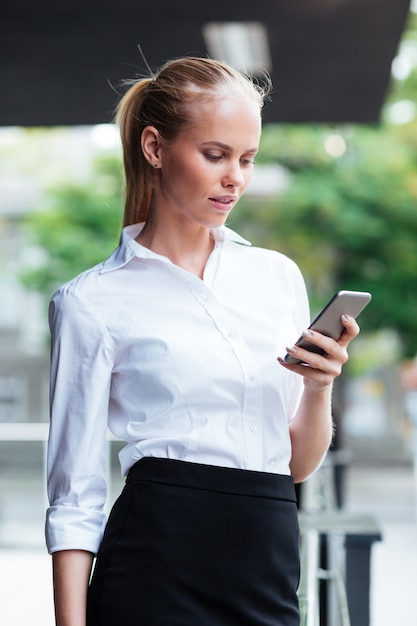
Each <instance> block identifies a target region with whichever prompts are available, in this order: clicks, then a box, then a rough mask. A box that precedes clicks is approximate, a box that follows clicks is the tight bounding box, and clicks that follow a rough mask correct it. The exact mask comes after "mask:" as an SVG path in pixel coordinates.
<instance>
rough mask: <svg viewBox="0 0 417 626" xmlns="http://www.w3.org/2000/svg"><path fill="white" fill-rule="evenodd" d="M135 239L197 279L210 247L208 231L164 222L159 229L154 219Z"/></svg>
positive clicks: (201, 273) (211, 246)
mask: <svg viewBox="0 0 417 626" xmlns="http://www.w3.org/2000/svg"><path fill="white" fill-rule="evenodd" d="M136 240H137V242H138V243H140V244H141V245H142V246H145V247H146V248H148V249H149V250H152V251H153V252H156V254H161V255H163V256H166V257H167V258H168V259H169V260H170V261H172V263H174V264H175V265H178V267H181V268H183V269H185V270H187V271H188V272H191V273H192V274H195V275H196V276H198V277H199V278H203V274H204V268H205V266H206V263H207V260H208V258H209V256H210V254H211V252H212V250H213V247H214V243H213V239H212V237H211V235H210V230H209V229H208V228H205V227H203V226H198V225H196V224H189V225H188V226H187V225H186V224H184V223H181V224H177V223H176V222H173V223H169V224H167V223H166V222H164V226H162V225H159V224H158V220H157V219H154V218H151V219H148V221H147V222H146V224H145V226H144V228H143V229H142V231H141V232H140V233H139V235H138V237H137V238H136Z"/></svg>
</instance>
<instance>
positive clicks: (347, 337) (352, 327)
mask: <svg viewBox="0 0 417 626" xmlns="http://www.w3.org/2000/svg"><path fill="white" fill-rule="evenodd" d="M340 321H341V322H342V324H343V327H344V331H343V333H342V334H341V336H340V338H339V340H338V343H339V345H341V346H344V347H346V346H348V345H349V343H350V342H351V341H352V339H354V338H355V337H356V336H357V335H359V332H360V328H359V326H358V323H357V321H356V320H355V319H354V318H353V317H351V316H350V315H346V314H344V315H342V317H341V318H340Z"/></svg>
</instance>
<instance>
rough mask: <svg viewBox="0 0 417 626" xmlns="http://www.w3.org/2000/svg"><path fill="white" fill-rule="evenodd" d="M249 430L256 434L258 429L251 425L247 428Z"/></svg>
mask: <svg viewBox="0 0 417 626" xmlns="http://www.w3.org/2000/svg"><path fill="white" fill-rule="evenodd" d="M249 430H250V431H251V432H252V433H256V431H257V430H258V427H257V426H255V424H252V426H250V427H249Z"/></svg>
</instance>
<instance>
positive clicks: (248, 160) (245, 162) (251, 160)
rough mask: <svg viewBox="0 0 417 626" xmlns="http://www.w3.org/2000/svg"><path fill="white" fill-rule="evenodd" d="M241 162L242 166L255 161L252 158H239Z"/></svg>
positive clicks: (253, 163)
mask: <svg viewBox="0 0 417 626" xmlns="http://www.w3.org/2000/svg"><path fill="white" fill-rule="evenodd" d="M241 163H242V165H243V166H248V165H255V161H254V160H253V159H241Z"/></svg>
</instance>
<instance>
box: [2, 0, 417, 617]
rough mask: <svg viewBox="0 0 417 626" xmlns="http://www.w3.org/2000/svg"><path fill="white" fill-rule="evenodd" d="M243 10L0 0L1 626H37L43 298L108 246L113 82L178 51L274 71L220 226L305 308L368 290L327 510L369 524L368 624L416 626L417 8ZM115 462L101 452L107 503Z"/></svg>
mask: <svg viewBox="0 0 417 626" xmlns="http://www.w3.org/2000/svg"><path fill="white" fill-rule="evenodd" d="M115 4H116V3H115ZM253 4H255V3H253V2H252V3H249V2H244V1H243V2H239V3H237V2H233V1H227V0H223V2H222V3H220V2H219V3H217V2H211V3H210V7H200V6H199V3H190V2H188V1H186V0H183V2H180V0H178V1H177V2H172V3H170V2H168V0H166V1H163V0H159V1H155V2H153V3H152V7H143V6H140V5H141V3H138V2H132V1H129V0H123V1H122V2H120V1H119V2H118V3H117V6H113V5H112V4H111V3H109V2H105V3H102V2H101V3H99V2H95V1H90V2H89V1H86V2H83V3H78V2H75V3H73V4H72V6H71V7H68V6H65V5H64V4H62V3H54V4H52V3H51V4H50V3H49V2H48V1H46V2H43V3H41V5H40V6H39V5H37V6H36V10H35V7H34V6H32V5H30V4H29V3H28V2H27V0H17V2H15V3H14V4H13V7H11V6H10V7H9V6H3V7H2V9H1V10H0V34H1V37H0V50H1V57H0V59H1V60H0V84H1V85H2V97H1V99H0V562H1V564H2V567H1V568H0V580H1V584H0V589H1V592H0V593H1V596H2V599H1V602H0V622H1V623H2V624H5V625H7V626H8V625H13V626H20V625H23V624H27V623H31V624H34V625H36V624H42V626H51V625H52V624H53V623H54V621H53V609H52V591H51V577H50V560H49V559H50V557H49V556H48V555H47V554H46V551H45V548H44V538H43V523H44V510H45V507H46V496H45V486H44V454H45V442H46V437H47V427H48V367H49V344H48V340H49V338H48V328H47V306H48V301H49V298H50V296H51V294H52V292H53V291H54V289H55V288H56V287H57V286H58V285H60V284H61V283H63V282H64V281H66V280H67V279H69V278H71V277H72V276H74V275H76V274H77V273H79V272H80V271H82V270H84V269H86V268H87V267H90V266H91V265H93V264H94V263H96V262H98V261H100V260H102V259H103V258H105V256H106V255H107V254H108V253H109V252H110V251H111V250H112V249H113V248H114V247H115V245H117V241H118V234H119V231H120V224H121V215H122V188H123V184H122V165H121V155H120V145H119V140H118V136H117V130H116V129H115V127H114V126H113V124H112V112H113V111H114V108H115V105H116V103H117V99H118V93H119V92H120V89H121V84H122V81H123V79H127V78H132V77H135V76H143V75H148V73H149V72H148V69H147V64H149V66H150V67H151V68H152V69H154V68H156V67H157V66H158V65H160V63H161V62H163V61H164V60H166V59H168V58H173V57H176V56H181V55H183V54H192V55H205V54H209V55H210V56H212V57H216V58H220V59H223V60H226V61H228V62H230V63H231V64H233V65H235V66H237V67H239V69H243V70H245V71H247V72H248V73H250V74H253V75H255V76H257V77H259V80H262V72H263V71H264V70H265V69H266V70H267V71H268V72H269V73H270V74H271V76H272V80H273V84H274V90H273V93H272V96H271V101H270V102H267V103H266V105H265V111H264V130H263V135H262V140H261V150H260V154H259V156H258V157H257V164H256V167H255V173H254V178H253V181H252V183H251V185H250V187H249V189H248V191H247V194H246V196H245V197H244V198H243V199H242V200H241V202H240V204H239V206H238V207H237V208H236V209H235V211H234V212H233V214H232V215H231V216H230V219H229V222H228V225H229V226H230V227H231V228H233V229H235V230H237V231H238V232H240V233H241V234H242V235H243V236H245V237H247V238H248V239H249V240H250V241H251V242H252V243H253V244H254V245H259V246H264V247H268V248H273V249H277V250H280V251H281V252H284V253H285V254H288V255H289V256H290V257H292V258H293V259H294V260H295V261H296V262H297V263H298V264H299V266H300V267H301V269H302V271H303V273H304V276H305V279H306V282H307V286H308V290H309V294H310V299H311V309H312V314H315V313H316V312H317V311H318V310H319V309H320V308H321V307H322V306H323V305H324V304H325V303H326V302H327V301H328V300H329V298H330V297H331V296H332V295H333V294H334V293H335V292H336V291H337V290H339V289H353V290H365V291H370V292H371V293H372V295H373V299H372V302H371V304H370V305H369V306H368V307H367V309H365V311H364V312H363V314H362V315H361V317H360V318H359V323H360V325H361V329H362V332H361V335H360V337H359V338H358V339H357V340H356V341H355V342H354V344H353V345H352V349H351V351H350V360H349V363H348V366H347V367H346V369H345V371H344V374H343V376H342V377H341V378H340V380H338V382H337V386H336V389H335V395H334V400H335V401H334V407H335V411H334V417H335V422H336V424H337V434H336V437H335V442H334V448H333V451H332V455H333V457H332V459H333V461H332V467H333V478H334V487H335V493H336V500H335V502H334V503H333V504H332V506H334V507H336V508H337V509H339V510H343V511H346V512H350V513H352V514H362V513H366V514H369V515H371V516H372V519H373V520H374V521H375V523H376V524H377V526H378V528H379V529H380V531H381V541H379V542H377V543H376V544H375V546H374V547H373V548H372V554H371V564H370V567H371V581H370V590H369V594H370V621H369V624H371V626H388V624H389V625H390V626H392V624H393V623H408V624H411V623H416V620H417V609H416V606H415V602H413V582H412V581H413V578H414V577H415V574H416V571H417V525H416V492H417V482H416V476H417V472H416V470H415V468H416V466H417V435H416V432H417V431H416V428H417V2H414V1H413V2H411V3H410V2H409V1H408V0H362V1H359V0H285V1H284V0H283V1H282V2H280V3H275V2H271V1H269V2H267V1H260V2H257V3H256V7H255V6H252V5H253ZM42 5H44V6H43V7H42ZM139 47H140V48H141V49H142V51H143V55H144V56H145V57H146V61H145V59H144V57H143V56H142V54H141V52H140V49H139ZM119 449H120V444H119V443H118V442H114V441H109V459H110V478H111V489H110V496H109V506H110V505H111V502H112V500H113V498H114V497H115V494H116V493H117V492H118V490H119V488H120V486H121V484H122V480H121V478H120V475H119V470H118V461H117V452H118V450H119ZM326 506H327V505H326ZM393 598H397V600H396V601H395V602H394V600H393ZM413 620H414V621H413ZM331 626H337V624H336V623H334V624H331ZM355 626H360V625H359V624H355Z"/></svg>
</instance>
